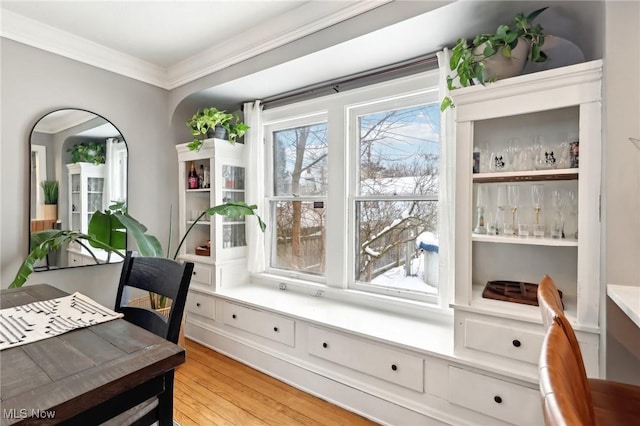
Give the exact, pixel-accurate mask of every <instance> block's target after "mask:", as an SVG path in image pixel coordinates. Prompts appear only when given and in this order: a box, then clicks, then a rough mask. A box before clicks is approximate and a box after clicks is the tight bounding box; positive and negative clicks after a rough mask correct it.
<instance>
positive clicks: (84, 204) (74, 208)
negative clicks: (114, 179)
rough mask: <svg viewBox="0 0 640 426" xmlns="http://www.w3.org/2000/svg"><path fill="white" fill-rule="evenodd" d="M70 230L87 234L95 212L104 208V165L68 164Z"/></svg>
mask: <svg viewBox="0 0 640 426" xmlns="http://www.w3.org/2000/svg"><path fill="white" fill-rule="evenodd" d="M67 170H68V172H69V187H68V188H69V200H68V209H69V229H71V230H72V231H79V232H84V233H86V232H87V229H88V226H89V221H90V220H91V216H92V215H93V212H95V211H96V210H103V208H104V199H103V192H104V173H105V165H104V164H97V165H96V164H93V163H73V164H67Z"/></svg>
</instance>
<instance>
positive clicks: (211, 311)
mask: <svg viewBox="0 0 640 426" xmlns="http://www.w3.org/2000/svg"><path fill="white" fill-rule="evenodd" d="M185 309H186V311H187V313H189V314H196V315H201V316H203V317H206V318H210V319H213V320H215V318H216V301H215V299H214V298H213V297H211V296H207V295H205V294H200V293H195V292H189V295H188V296H187V304H186V307H185Z"/></svg>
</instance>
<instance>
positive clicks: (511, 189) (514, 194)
mask: <svg viewBox="0 0 640 426" xmlns="http://www.w3.org/2000/svg"><path fill="white" fill-rule="evenodd" d="M507 201H508V203H509V208H510V209H511V223H510V224H508V223H506V222H505V225H504V233H505V234H506V235H513V233H514V229H515V227H516V213H517V211H518V203H519V201H520V186H519V185H508V186H507Z"/></svg>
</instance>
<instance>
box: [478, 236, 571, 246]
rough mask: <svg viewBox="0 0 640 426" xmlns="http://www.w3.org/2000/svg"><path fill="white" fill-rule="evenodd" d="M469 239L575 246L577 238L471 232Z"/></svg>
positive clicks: (532, 244)
mask: <svg viewBox="0 0 640 426" xmlns="http://www.w3.org/2000/svg"><path fill="white" fill-rule="evenodd" d="M471 241H477V242H482V243H499V244H525V245H530V246H552V247H553V246H556V247H577V246H578V240H577V239H575V238H536V237H519V236H517V235H514V236H505V235H484V234H473V235H472V236H471Z"/></svg>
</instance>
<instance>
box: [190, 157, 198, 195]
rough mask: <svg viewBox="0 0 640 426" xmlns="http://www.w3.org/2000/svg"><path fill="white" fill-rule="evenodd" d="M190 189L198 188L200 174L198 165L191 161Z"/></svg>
mask: <svg viewBox="0 0 640 426" xmlns="http://www.w3.org/2000/svg"><path fill="white" fill-rule="evenodd" d="M188 185H189V189H198V174H197V173H196V165H195V164H194V163H193V161H192V162H191V167H190V168H189V183H188Z"/></svg>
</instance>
